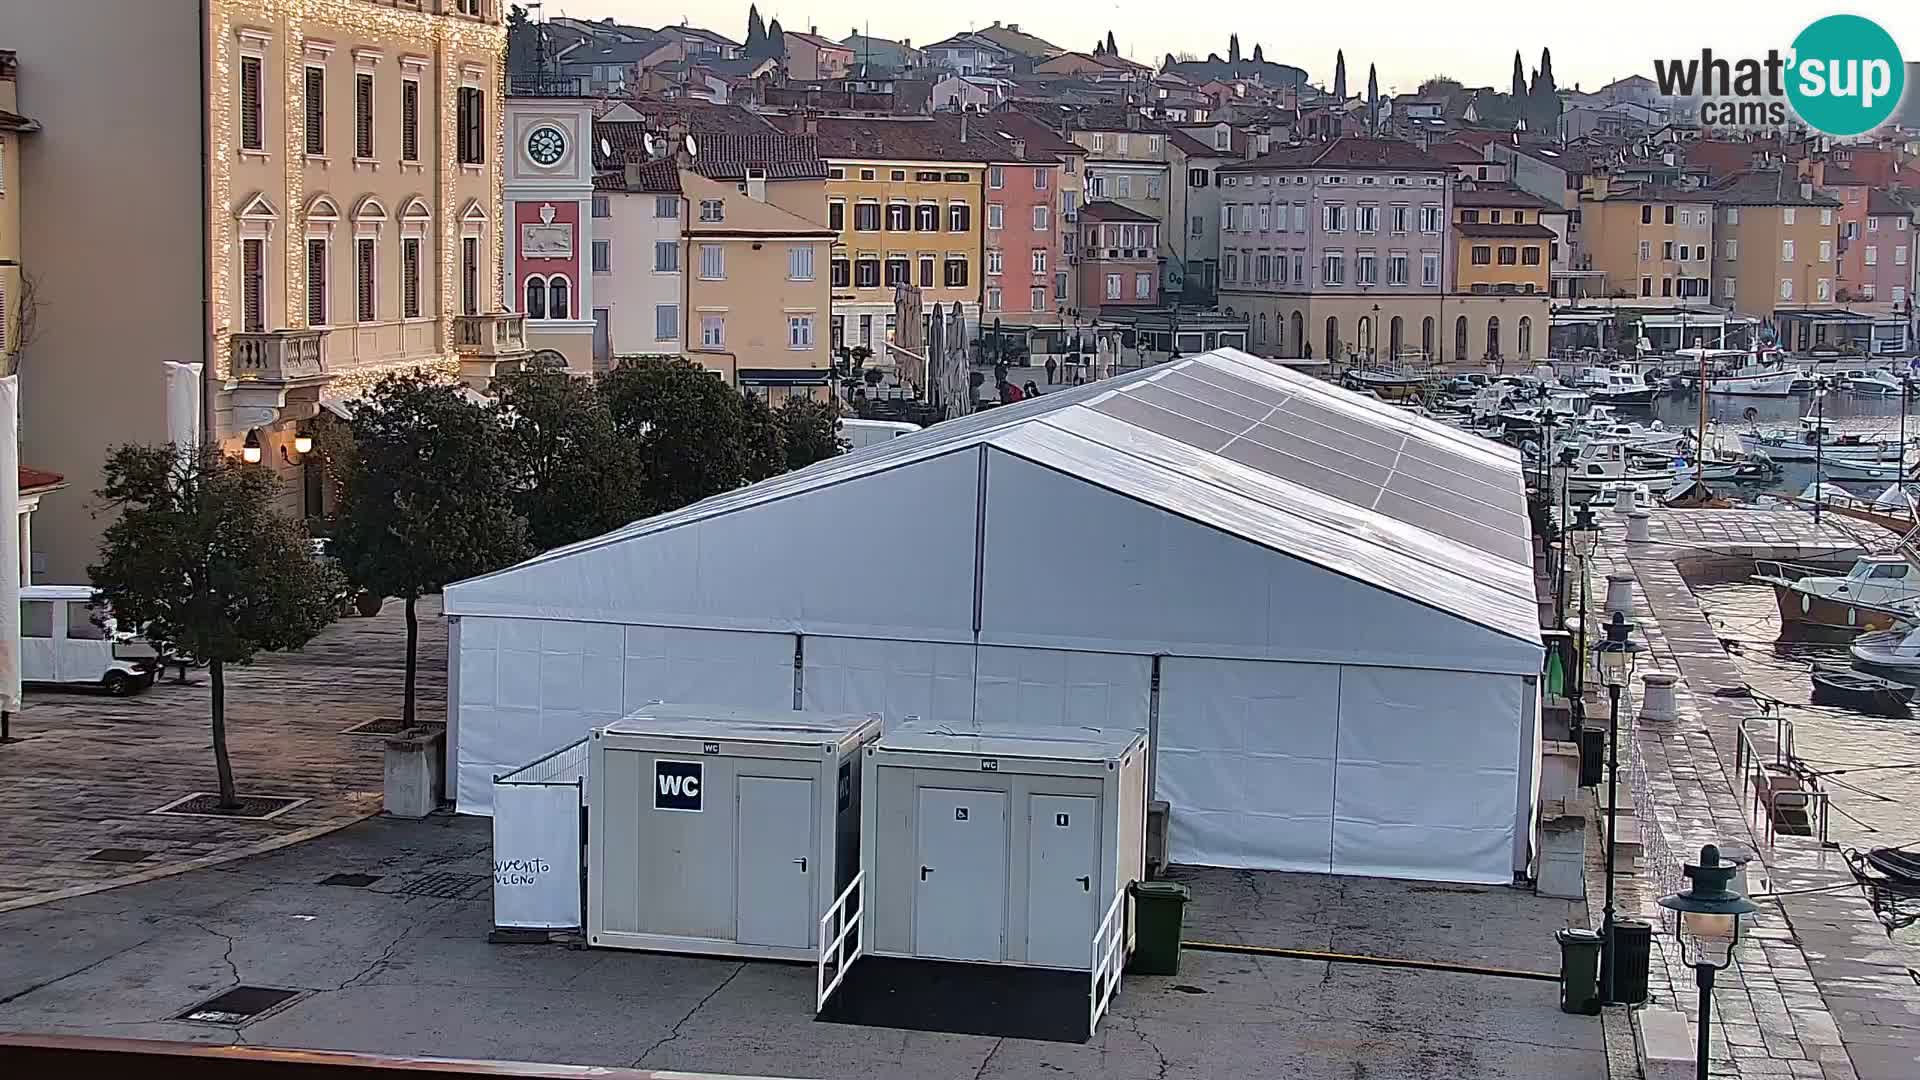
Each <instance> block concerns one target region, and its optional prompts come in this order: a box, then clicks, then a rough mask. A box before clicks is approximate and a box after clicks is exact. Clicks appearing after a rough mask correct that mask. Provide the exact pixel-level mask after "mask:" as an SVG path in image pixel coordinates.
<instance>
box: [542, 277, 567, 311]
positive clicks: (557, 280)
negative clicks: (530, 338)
mask: <svg viewBox="0 0 1920 1080" xmlns="http://www.w3.org/2000/svg"><path fill="white" fill-rule="evenodd" d="M567 284H568V283H567V276H566V275H565V274H555V275H553V276H552V277H550V278H548V279H547V318H549V319H570V318H572V317H573V316H572V315H570V314H568V310H569V309H568V308H567V303H568V297H567Z"/></svg>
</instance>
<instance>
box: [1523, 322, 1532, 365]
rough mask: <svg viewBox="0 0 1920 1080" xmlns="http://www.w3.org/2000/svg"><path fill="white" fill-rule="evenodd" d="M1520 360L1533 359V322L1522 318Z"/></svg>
mask: <svg viewBox="0 0 1920 1080" xmlns="http://www.w3.org/2000/svg"><path fill="white" fill-rule="evenodd" d="M1520 359H1522V360H1531V359H1533V320H1532V319H1531V318H1528V317H1527V316H1525V315H1522V316H1520Z"/></svg>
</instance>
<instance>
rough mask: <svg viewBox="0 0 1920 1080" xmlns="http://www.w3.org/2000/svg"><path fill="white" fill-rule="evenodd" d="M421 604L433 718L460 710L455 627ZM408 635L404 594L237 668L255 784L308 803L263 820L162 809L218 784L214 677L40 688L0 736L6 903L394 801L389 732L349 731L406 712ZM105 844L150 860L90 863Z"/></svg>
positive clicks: (241, 776)
mask: <svg viewBox="0 0 1920 1080" xmlns="http://www.w3.org/2000/svg"><path fill="white" fill-rule="evenodd" d="M439 610H440V609H439V598H438V597H432V598H428V599H426V600H423V601H421V603H420V614H421V618H420V638H421V641H420V675H419V684H418V685H419V693H420V700H419V715H420V716H421V717H422V718H425V719H436V720H442V721H444V720H445V719H446V670H447V665H446V629H445V624H444V622H443V621H442V620H441V619H440V618H439ZM405 635H406V630H405V625H404V620H403V618H402V614H401V607H400V605H399V604H398V603H389V604H387V605H386V608H385V609H384V610H383V611H382V612H381V613H380V614H379V615H378V616H376V617H374V618H371V619H362V618H358V617H348V618H345V619H342V620H340V621H339V622H337V623H335V624H333V625H332V626H330V627H328V628H327V629H326V630H325V631H323V632H322V633H321V634H320V636H319V637H318V638H316V639H315V640H314V641H312V642H310V643H309V644H308V645H307V647H306V648H304V649H301V650H298V651H295V652H288V653H274V654H267V655H263V656H261V657H260V658H259V659H258V661H257V662H255V663H253V664H251V665H245V666H235V667H231V668H229V669H228V671H227V732H228V736H227V737H228V748H229V751H230V753H231V756H232V759H233V768H234V776H235V779H236V782H237V785H238V787H239V790H240V792H241V793H242V794H247V793H253V794H266V795H291V796H295V797H297V798H302V799H305V800H307V801H306V802H304V803H302V804H300V805H298V806H296V807H294V808H293V809H291V810H289V811H287V812H286V813H284V814H281V815H279V816H277V817H274V818H271V819H268V820H264V821H247V820H234V819H215V818H188V817H164V816H154V815H152V814H150V813H149V811H152V810H154V809H156V808H158V807H160V806H163V805H165V804H166V803H169V802H172V801H173V800H175V799H178V798H180V797H182V796H185V795H187V794H189V793H191V792H195V791H209V790H215V789H216V787H217V785H216V782H215V776H214V766H213V741H212V735H211V732H210V721H209V719H208V717H209V712H208V694H209V688H208V685H207V677H206V673H205V672H204V671H197V672H193V673H192V679H193V684H192V685H188V686H180V685H178V684H175V683H172V682H170V681H167V680H163V681H161V682H160V683H159V684H158V685H156V686H154V687H153V688H152V689H151V690H149V691H147V692H146V693H145V694H142V695H140V696H137V697H131V698H112V697H107V696H104V695H101V694H97V693H90V692H85V691H54V690H40V689H33V690H29V691H28V693H27V697H26V706H25V708H24V710H23V711H22V712H21V713H20V714H19V715H18V716H16V717H15V718H14V720H13V734H14V741H12V742H9V743H5V744H0V822H5V825H4V827H0V911H4V910H7V909H8V908H12V907H18V906H21V905H25V904H32V903H38V902H42V901H44V900H46V899H48V898H50V897H56V896H61V895H68V894H71V893H74V892H81V891H86V890H90V889H99V888H106V887H110V886H112V885H113V884H115V883H119V882H127V881H138V880H144V879H146V878H150V877H153V876H155V875H160V874H166V873H171V872H177V871H178V870H181V869H183V868H186V867H191V866H197V865H205V864H208V863H212V862H216V861H219V860H222V859H227V858H233V857H236V856H239V855H244V854H248V853H253V852H258V851H260V850H263V849H266V848H270V847H273V846H276V845H279V844H284V843H289V842H294V841H297V840H301V839H305V838H308V837H311V836H314V835H318V834H320V833H323V832H326V831H328V830H331V829H336V828H339V827H340V826H342V825H346V824H349V823H351V822H354V821H358V820H360V819H362V818H364V817H366V816H367V815H369V814H375V813H378V812H379V811H380V790H381V784H382V758H381V755H382V750H383V746H382V743H381V741H380V740H379V739H377V738H365V737H353V736H345V735H341V734H340V731H341V730H342V729H344V728H347V727H351V726H352V725H354V724H358V723H360V722H362V721H365V720H373V719H378V718H383V717H397V716H398V715H399V709H400V700H401V694H402V676H403V672H404V667H405V663H406V651H405V643H406V636H405ZM106 848H124V849H131V850H135V851H144V852H149V853H150V854H149V856H148V857H146V858H143V859H140V860H139V861H137V862H132V863H124V862H104V861H98V860H95V859H92V858H90V856H92V855H94V854H95V853H96V852H99V851H101V850H102V849H106Z"/></svg>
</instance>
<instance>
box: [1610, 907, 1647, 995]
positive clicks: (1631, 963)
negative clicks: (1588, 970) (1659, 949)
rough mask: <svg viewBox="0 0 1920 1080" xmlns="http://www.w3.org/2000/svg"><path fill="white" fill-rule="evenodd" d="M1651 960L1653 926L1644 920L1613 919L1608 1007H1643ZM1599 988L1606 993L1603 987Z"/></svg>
mask: <svg viewBox="0 0 1920 1080" xmlns="http://www.w3.org/2000/svg"><path fill="white" fill-rule="evenodd" d="M1652 960H1653V924H1651V923H1649V922H1647V921H1646V920H1644V919H1615V920H1613V998H1612V1000H1611V1001H1609V1002H1608V1004H1610V1005H1642V1004H1645V1003H1646V1000H1647V968H1648V967H1649V966H1650V965H1651V963H1652ZM1600 989H1601V993H1603V994H1604V993H1605V992H1606V987H1605V986H1604V985H1603V986H1602V987H1601V988H1600Z"/></svg>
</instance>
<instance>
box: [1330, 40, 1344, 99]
mask: <svg viewBox="0 0 1920 1080" xmlns="http://www.w3.org/2000/svg"><path fill="white" fill-rule="evenodd" d="M1333 99H1334V100H1335V101H1345V100H1347V51H1346V50H1345V49H1335V50H1334V53H1333Z"/></svg>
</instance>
